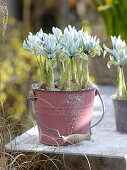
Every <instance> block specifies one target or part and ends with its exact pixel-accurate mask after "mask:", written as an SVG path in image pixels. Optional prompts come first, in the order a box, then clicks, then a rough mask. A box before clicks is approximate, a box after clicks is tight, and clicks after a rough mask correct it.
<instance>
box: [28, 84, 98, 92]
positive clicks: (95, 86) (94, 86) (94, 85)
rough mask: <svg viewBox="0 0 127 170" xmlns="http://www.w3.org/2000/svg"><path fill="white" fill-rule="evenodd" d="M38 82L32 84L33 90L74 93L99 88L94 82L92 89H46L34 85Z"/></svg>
mask: <svg viewBox="0 0 127 170" xmlns="http://www.w3.org/2000/svg"><path fill="white" fill-rule="evenodd" d="M36 84H37V83H32V86H31V90H37V91H43V92H64V93H74V92H85V91H91V90H96V89H98V86H97V85H96V84H94V83H92V84H93V87H92V88H90V89H81V90H71V91H69V90H67V91H65V90H46V89H38V88H36V87H34V85H36Z"/></svg>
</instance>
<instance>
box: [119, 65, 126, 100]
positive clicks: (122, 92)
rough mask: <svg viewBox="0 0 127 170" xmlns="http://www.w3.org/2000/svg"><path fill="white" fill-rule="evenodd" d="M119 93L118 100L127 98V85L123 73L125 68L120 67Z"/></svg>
mask: <svg viewBox="0 0 127 170" xmlns="http://www.w3.org/2000/svg"><path fill="white" fill-rule="evenodd" d="M117 71H118V92H117V97H118V99H124V98H125V97H126V95H127V94H126V93H127V91H126V84H125V77H124V72H123V67H118V68H117Z"/></svg>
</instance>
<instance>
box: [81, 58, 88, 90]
mask: <svg viewBox="0 0 127 170" xmlns="http://www.w3.org/2000/svg"><path fill="white" fill-rule="evenodd" d="M88 82H89V71H88V60H85V63H84V70H83V83H82V87H83V88H86V87H87V84H88Z"/></svg>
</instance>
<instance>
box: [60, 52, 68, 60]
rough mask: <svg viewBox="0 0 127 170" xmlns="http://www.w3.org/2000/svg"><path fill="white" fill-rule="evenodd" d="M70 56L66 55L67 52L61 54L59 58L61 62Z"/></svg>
mask: <svg viewBox="0 0 127 170" xmlns="http://www.w3.org/2000/svg"><path fill="white" fill-rule="evenodd" d="M67 58H68V56H67V55H66V54H63V53H62V54H60V55H59V60H60V61H61V62H64V61H65V60H66V59H67Z"/></svg>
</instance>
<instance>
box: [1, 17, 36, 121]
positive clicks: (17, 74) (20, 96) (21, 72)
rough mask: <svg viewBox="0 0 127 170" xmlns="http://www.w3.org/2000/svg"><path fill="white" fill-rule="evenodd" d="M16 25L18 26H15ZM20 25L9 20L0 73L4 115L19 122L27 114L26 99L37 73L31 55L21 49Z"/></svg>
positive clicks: (11, 19) (34, 61)
mask: <svg viewBox="0 0 127 170" xmlns="http://www.w3.org/2000/svg"><path fill="white" fill-rule="evenodd" d="M17 25H18V26H17ZM22 32H23V30H22V25H21V24H20V23H17V22H16V21H15V20H14V19H13V18H10V19H9V26H8V31H7V34H6V36H5V43H4V44H3V46H1V47H0V48H2V49H0V51H3V53H4V57H3V59H2V71H1V77H2V82H1V98H2V101H3V102H4V110H5V115H6V116H7V117H8V116H10V117H11V116H12V119H15V120H19V119H20V118H21V116H23V115H24V114H25V113H26V112H27V103H28V101H27V100H26V98H27V97H28V94H29V90H30V86H31V83H32V82H33V80H34V81H37V77H38V75H37V74H39V71H38V69H37V63H36V60H35V59H34V57H33V56H31V54H29V53H28V52H26V51H25V50H23V49H22V34H21V33H22Z"/></svg>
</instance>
